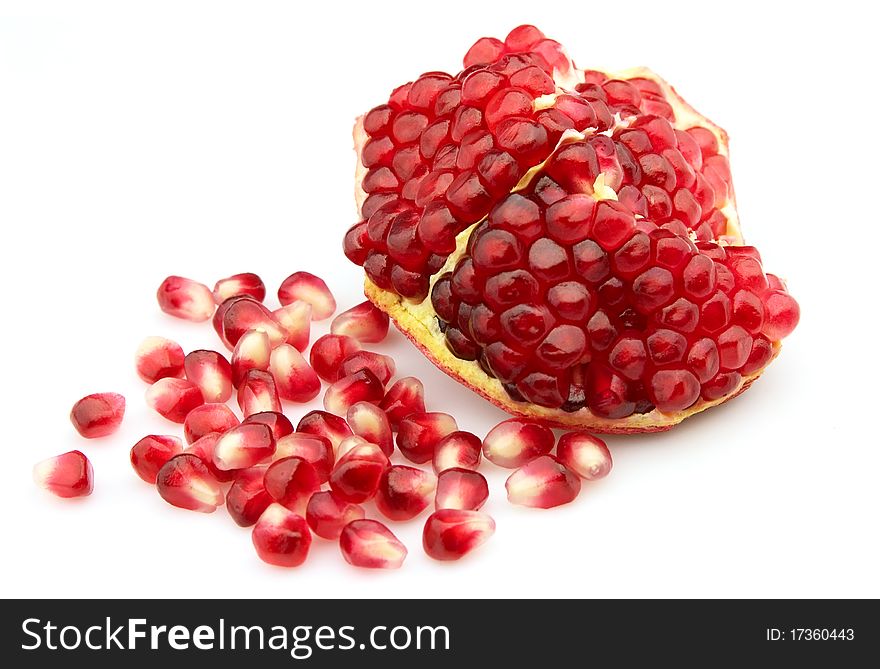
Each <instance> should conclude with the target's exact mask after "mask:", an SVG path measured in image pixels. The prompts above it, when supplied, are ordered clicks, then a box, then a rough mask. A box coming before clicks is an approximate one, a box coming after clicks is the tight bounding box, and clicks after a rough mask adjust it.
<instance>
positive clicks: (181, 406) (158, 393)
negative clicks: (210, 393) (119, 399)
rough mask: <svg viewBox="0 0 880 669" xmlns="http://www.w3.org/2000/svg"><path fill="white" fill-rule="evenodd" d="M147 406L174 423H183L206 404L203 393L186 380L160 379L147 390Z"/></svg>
mask: <svg viewBox="0 0 880 669" xmlns="http://www.w3.org/2000/svg"><path fill="white" fill-rule="evenodd" d="M145 398H146V400H147V405H148V406H149V407H151V408H152V409H153V410H154V411H155V412H156V413H158V414H159V415H160V416H162V417H163V418H167V419H168V420H170V421H171V422H173V423H183V421H184V420H186V415H187V414H188V413H189V412H190V411H192V410H193V409H195V408H196V407H199V406H202V405H203V404H204V403H205V400H204V398H203V397H202V391H201V390H199V387H198V386H197V385H196V384H194V383H193V382H192V381H187V380H186V379H172V378H164V379H159V380H158V381H156V383H154V384H153V385H151V386H150V387H149V388H147V392H146V394H145Z"/></svg>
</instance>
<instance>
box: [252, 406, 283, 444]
mask: <svg viewBox="0 0 880 669" xmlns="http://www.w3.org/2000/svg"><path fill="white" fill-rule="evenodd" d="M242 423H245V424H247V425H251V424H252V423H261V424H262V425H267V426H268V427H269V429H270V430H272V436H273V437H275V441H276V442H277V441H278V440H279V439H281V438H283V437H286V436H287V435H289V434H292V433H293V424H291V422H290V419H289V418H288V417H287V416H285V415H284V414H283V413H279V412H277V411H261V412H259V413H253V414H251V415H250V416H248V417H247V418H245V419H244V420H243V421H242Z"/></svg>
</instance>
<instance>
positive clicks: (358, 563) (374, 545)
mask: <svg viewBox="0 0 880 669" xmlns="http://www.w3.org/2000/svg"><path fill="white" fill-rule="evenodd" d="M339 548H340V550H342V557H344V558H345V561H346V562H348V564H350V565H353V566H355V567H365V568H368V569H398V568H399V567H400V566H401V565H402V564H403V561H404V560H405V559H406V555H407V551H406V546H404V545H403V544H402V543H401V542H400V540H399V539H398V538H397V537H396V536H394V534H393V533H392V532H391V530H389V529H388V528H387V527H385V526H384V525H383V524H382V523H380V522H379V521H377V520H364V519H360V520H353V521H351V522H350V523H348V525H346V526H345V527H344V528H343V529H342V532H341V534H340V535H339Z"/></svg>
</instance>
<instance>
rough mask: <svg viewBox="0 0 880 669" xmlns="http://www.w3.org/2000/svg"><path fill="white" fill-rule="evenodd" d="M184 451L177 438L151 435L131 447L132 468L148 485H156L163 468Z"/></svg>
mask: <svg viewBox="0 0 880 669" xmlns="http://www.w3.org/2000/svg"><path fill="white" fill-rule="evenodd" d="M182 451H183V444H182V443H181V442H180V439H178V438H177V437H172V436H169V435H160V434H151V435H148V436H146V437H144V438H143V439H141V440H140V441H139V442H138V443H136V444H135V445H134V446H132V447H131V454H130V456H129V457H130V459H131V466H132V467H133V468H134V471H135V473H136V474H137V475H138V476H140V477H141V479H143V480H144V481H146V482H147V483H150V484H152V485H155V483H156V477H157V476H158V474H159V470H160V469H162V466H163V465H164V464H165V463H166V462H168V461H169V460H170V459H171V458H173V457H174V456H175V455H179V454H180V453H181V452H182Z"/></svg>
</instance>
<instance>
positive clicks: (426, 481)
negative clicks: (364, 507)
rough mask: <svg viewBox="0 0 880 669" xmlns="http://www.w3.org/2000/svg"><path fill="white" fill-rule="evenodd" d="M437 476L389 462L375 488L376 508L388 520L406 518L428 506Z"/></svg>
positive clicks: (415, 514)
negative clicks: (377, 486)
mask: <svg viewBox="0 0 880 669" xmlns="http://www.w3.org/2000/svg"><path fill="white" fill-rule="evenodd" d="M436 488H437V479H436V477H435V476H434V475H433V474H431V473H429V472H426V471H423V470H421V469H416V468H415V467H409V466H407V465H392V466H391V467H389V468H388V469H386V470H385V471H384V472H383V474H382V478H381V480H380V481H379V488H378V489H377V491H376V508H377V509H379V511H380V512H381V513H382V515H383V516H385V517H386V518H389V519H391V520H409V519H410V518H415V517H416V516H418V515H419V514H420V513H421V512H422V511H424V510H425V509H426V508H428V505H429V504H430V503H431V498H432V497H433V496H434V490H436Z"/></svg>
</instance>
